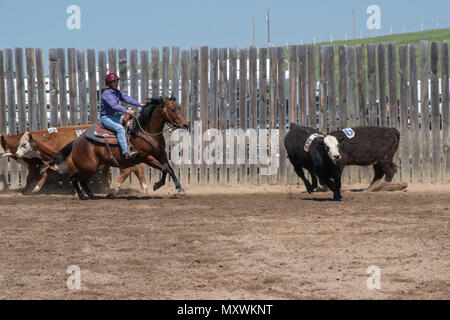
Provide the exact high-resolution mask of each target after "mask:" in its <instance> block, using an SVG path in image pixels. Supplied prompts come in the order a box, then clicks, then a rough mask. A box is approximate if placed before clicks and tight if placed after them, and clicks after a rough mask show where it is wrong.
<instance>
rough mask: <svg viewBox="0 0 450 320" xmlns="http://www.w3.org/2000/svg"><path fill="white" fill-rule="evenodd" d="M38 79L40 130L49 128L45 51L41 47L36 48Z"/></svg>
mask: <svg viewBox="0 0 450 320" xmlns="http://www.w3.org/2000/svg"><path fill="white" fill-rule="evenodd" d="M36 81H37V93H38V115H39V117H38V120H39V126H38V127H39V130H43V129H47V126H48V124H47V101H46V100H47V99H46V93H45V79H44V52H43V50H42V49H41V48H36Z"/></svg>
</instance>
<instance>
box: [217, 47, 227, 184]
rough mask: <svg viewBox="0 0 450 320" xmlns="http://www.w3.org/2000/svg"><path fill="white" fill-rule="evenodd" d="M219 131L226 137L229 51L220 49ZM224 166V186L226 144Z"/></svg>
mask: <svg viewBox="0 0 450 320" xmlns="http://www.w3.org/2000/svg"><path fill="white" fill-rule="evenodd" d="M219 80H220V81H219V83H220V85H219V102H220V103H219V130H220V132H221V134H222V137H224V136H225V130H226V128H227V120H226V117H227V49H226V48H221V49H219ZM220 154H221V159H222V165H221V166H220V182H221V184H224V183H226V182H227V166H226V163H225V160H226V144H225V142H224V144H223V147H222V150H221V151H220Z"/></svg>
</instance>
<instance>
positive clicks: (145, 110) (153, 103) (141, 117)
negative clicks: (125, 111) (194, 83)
mask: <svg viewBox="0 0 450 320" xmlns="http://www.w3.org/2000/svg"><path fill="white" fill-rule="evenodd" d="M166 98H167V97H166ZM167 99H170V100H174V101H175V98H174V97H170V98H167ZM161 103H162V97H160V98H150V99H148V100H147V103H146V105H145V106H144V107H142V109H141V111H140V112H139V114H138V116H137V119H138V121H139V124H140V125H141V127H142V128H145V127H146V126H147V125H148V124H149V122H150V120H151V118H152V114H153V111H155V109H156V107H157V106H159V105H160V104H161ZM138 132H139V126H138V124H137V123H136V121H133V126H132V128H131V134H132V135H133V136H136V135H137V133H138Z"/></svg>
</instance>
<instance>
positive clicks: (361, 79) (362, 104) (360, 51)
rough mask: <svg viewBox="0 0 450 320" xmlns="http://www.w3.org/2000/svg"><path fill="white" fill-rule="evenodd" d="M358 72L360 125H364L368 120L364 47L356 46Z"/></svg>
mask: <svg viewBox="0 0 450 320" xmlns="http://www.w3.org/2000/svg"><path fill="white" fill-rule="evenodd" d="M356 73H357V77H358V107H359V117H358V118H359V125H361V126H364V125H366V124H367V122H366V78H365V71H364V47H363V45H361V44H359V45H357V46H356Z"/></svg>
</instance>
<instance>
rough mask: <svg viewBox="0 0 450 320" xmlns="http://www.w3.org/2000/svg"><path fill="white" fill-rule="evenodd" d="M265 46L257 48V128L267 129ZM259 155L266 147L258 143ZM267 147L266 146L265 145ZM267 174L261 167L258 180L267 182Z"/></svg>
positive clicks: (264, 151) (265, 150)
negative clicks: (265, 174) (262, 173)
mask: <svg viewBox="0 0 450 320" xmlns="http://www.w3.org/2000/svg"><path fill="white" fill-rule="evenodd" d="M267 90H268V86H267V48H260V49H259V130H266V129H267V92H268V91H267ZM258 134H259V135H261V134H260V132H258ZM259 146H260V148H259V156H260V157H261V154H263V153H265V154H266V153H267V149H262V148H261V143H260V144H259ZM266 147H267V146H266ZM267 181H268V180H267V176H264V175H261V167H260V169H259V182H260V183H267Z"/></svg>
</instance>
